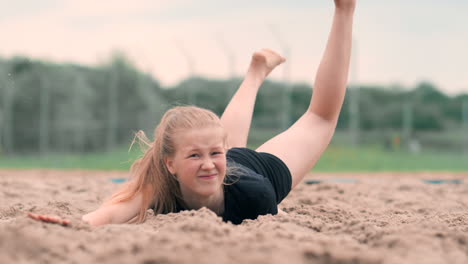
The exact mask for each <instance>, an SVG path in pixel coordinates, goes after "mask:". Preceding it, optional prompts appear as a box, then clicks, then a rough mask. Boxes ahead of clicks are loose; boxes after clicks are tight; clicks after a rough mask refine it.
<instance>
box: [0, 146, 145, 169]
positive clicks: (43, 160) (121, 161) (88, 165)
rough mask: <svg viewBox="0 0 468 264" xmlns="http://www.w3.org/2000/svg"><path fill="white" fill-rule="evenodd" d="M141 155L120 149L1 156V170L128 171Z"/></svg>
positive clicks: (133, 151)
mask: <svg viewBox="0 0 468 264" xmlns="http://www.w3.org/2000/svg"><path fill="white" fill-rule="evenodd" d="M139 154H140V153H139V151H137V150H132V151H131V152H128V151H127V150H126V149H118V150H115V151H112V152H102V153H90V154H66V153H62V154H60V153H57V154H50V155H46V156H30V155H28V156H13V157H3V156H0V168H16V169H33V168H53V169H88V170H128V169H129V168H130V166H131V164H132V162H133V161H134V160H135V159H136V158H137V157H138V156H139Z"/></svg>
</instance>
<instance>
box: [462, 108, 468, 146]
mask: <svg viewBox="0 0 468 264" xmlns="http://www.w3.org/2000/svg"><path fill="white" fill-rule="evenodd" d="M462 122H463V135H464V144H463V145H464V149H463V153H464V154H465V155H468V99H465V100H464V101H463V105H462Z"/></svg>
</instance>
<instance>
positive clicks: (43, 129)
mask: <svg viewBox="0 0 468 264" xmlns="http://www.w3.org/2000/svg"><path fill="white" fill-rule="evenodd" d="M41 68H42V69H43V71H44V70H45V68H44V67H41ZM45 76H47V74H46V72H39V78H40V86H39V87H40V89H41V90H40V102H39V152H40V153H41V154H47V153H48V152H49V143H50V142H49V127H50V125H49V123H50V122H49V121H50V120H49V113H50V103H49V101H50V87H49V82H48V80H46V79H45Z"/></svg>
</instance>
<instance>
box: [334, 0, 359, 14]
mask: <svg viewBox="0 0 468 264" xmlns="http://www.w3.org/2000/svg"><path fill="white" fill-rule="evenodd" d="M335 6H336V8H337V9H340V10H348V11H354V8H355V7H356V0H335Z"/></svg>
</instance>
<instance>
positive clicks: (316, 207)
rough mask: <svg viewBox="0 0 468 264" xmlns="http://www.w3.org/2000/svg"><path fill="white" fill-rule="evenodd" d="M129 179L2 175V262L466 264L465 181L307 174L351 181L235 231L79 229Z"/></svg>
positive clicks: (191, 221) (225, 227)
mask: <svg viewBox="0 0 468 264" xmlns="http://www.w3.org/2000/svg"><path fill="white" fill-rule="evenodd" d="M126 176H127V173H125V172H96V171H54V170H26V171H22V170H1V171H0V263H144V264H151V263H153V264H155V263H159V264H161V263H288V264H292V263H451V264H453V263H460V264H461V263H468V173H464V174H463V173H462V174H451V173H438V174H435V173H406V174H402V173H378V174H364V173H355V174H319V173H317V174H311V175H309V176H308V177H307V178H306V180H307V179H309V180H310V179H322V180H326V179H332V178H352V179H355V180H357V182H353V181H351V182H346V181H342V182H322V183H319V184H312V185H307V184H305V183H302V184H300V185H299V186H298V187H297V188H296V189H294V190H293V192H292V193H291V194H290V195H289V196H288V197H287V198H286V199H285V200H284V201H283V202H282V203H281V204H280V206H279V207H280V208H281V209H283V210H284V211H285V212H286V213H285V214H281V215H276V216H271V215H267V216H261V217H260V218H259V219H257V220H247V221H244V223H242V224H241V225H238V226H235V225H232V224H230V223H224V222H222V221H221V219H220V218H219V217H217V216H216V215H215V214H214V213H212V212H211V211H209V210H207V209H201V210H198V211H185V212H182V213H178V214H168V215H158V216H154V215H150V216H149V217H148V220H147V221H146V222H145V223H143V224H140V225H134V224H123V225H108V226H104V227H98V228H91V227H90V226H87V225H83V224H79V221H78V219H79V218H80V217H81V215H83V214H84V213H86V212H89V211H91V210H93V209H95V208H97V207H98V206H99V205H100V203H101V202H102V201H103V200H104V199H105V198H106V197H108V195H110V194H111V193H112V192H113V190H115V189H116V188H117V187H118V186H119V184H118V183H114V182H112V181H111V179H115V178H124V177H126ZM422 179H463V182H462V183H461V184H450V183H445V184H427V183H424V182H423V181H422ZM27 212H34V213H41V214H52V215H56V216H60V217H63V218H67V219H70V220H72V222H73V223H74V224H73V225H72V226H71V227H64V226H60V225H56V224H46V223H42V222H38V221H34V220H32V219H30V218H28V217H27V216H26V214H27Z"/></svg>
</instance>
